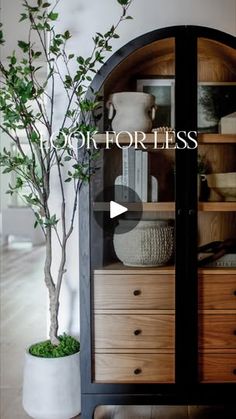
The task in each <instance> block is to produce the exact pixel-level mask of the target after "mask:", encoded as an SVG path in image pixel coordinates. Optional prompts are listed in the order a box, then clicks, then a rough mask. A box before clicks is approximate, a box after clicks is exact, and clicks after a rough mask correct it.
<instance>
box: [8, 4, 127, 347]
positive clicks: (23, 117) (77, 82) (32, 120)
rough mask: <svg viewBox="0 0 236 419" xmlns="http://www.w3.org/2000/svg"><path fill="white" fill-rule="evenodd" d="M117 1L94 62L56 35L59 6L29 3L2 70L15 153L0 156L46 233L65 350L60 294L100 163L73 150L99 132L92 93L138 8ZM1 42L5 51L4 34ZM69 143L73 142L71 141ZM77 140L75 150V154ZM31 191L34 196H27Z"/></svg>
mask: <svg viewBox="0 0 236 419" xmlns="http://www.w3.org/2000/svg"><path fill="white" fill-rule="evenodd" d="M61 1H66V0H61ZM117 1H118V3H119V4H120V6H121V15H120V17H119V19H118V21H117V23H116V24H115V25H112V26H111V28H110V29H109V30H108V31H107V32H106V33H104V34H101V33H96V34H95V35H94V37H93V50H92V51H91V54H90V55H88V56H87V57H82V56H80V55H76V54H72V53H70V52H68V41H69V40H70V38H71V34H70V32H69V31H68V30H67V31H65V32H64V33H58V32H57V31H56V21H57V19H58V13H57V5H58V2H59V1H56V2H55V3H54V4H50V3H47V2H44V1H43V0H37V1H35V4H33V5H32V2H31V3H29V2H28V1H26V0H25V1H24V2H23V4H22V6H23V12H22V13H21V18H20V21H21V22H26V23H27V24H28V25H29V30H28V37H27V39H26V40H19V41H18V46H17V47H16V49H17V48H18V49H19V50H20V54H16V53H15V52H13V53H12V54H11V55H10V56H9V57H8V58H7V64H6V63H3V62H1V63H0V73H1V87H0V110H1V124H0V128H1V130H2V131H3V132H4V133H5V134H7V136H8V138H9V145H10V144H14V146H15V150H16V152H13V151H12V149H11V148H10V147H6V148H4V149H3V151H2V153H1V154H0V165H1V166H2V167H3V173H11V172H14V173H15V179H16V181H15V182H14V184H12V183H11V184H9V189H8V191H7V193H9V194H13V193H17V194H19V195H21V198H22V199H23V200H24V201H25V203H26V204H27V205H29V206H30V207H31V208H32V210H33V212H34V214H35V227H36V226H40V227H41V229H42V231H43V234H44V236H45V243H46V259H45V266H44V279H45V284H46V286H47V289H48V293H49V302H50V333H49V335H50V341H51V343H52V344H53V345H58V344H59V340H58V312H59V302H60V291H61V286H62V281H63V277H64V274H65V271H66V257H67V244H68V240H69V238H70V236H71V234H72V231H73V226H74V220H75V214H76V210H77V201H78V195H79V191H80V189H81V187H82V185H83V184H84V182H88V181H89V179H90V177H91V175H92V170H91V168H90V167H91V165H90V161H91V159H92V160H94V158H95V157H96V156H95V154H94V153H93V152H91V151H90V150H85V151H84V153H82V155H81V153H80V154H79V153H77V150H76V146H75V144H76V141H80V139H81V135H82V134H86V133H88V132H89V133H91V132H94V130H95V129H96V126H95V124H94V122H93V123H91V121H94V120H93V119H92V118H91V115H92V114H93V113H94V111H95V110H96V109H97V108H98V106H99V101H98V99H97V93H96V92H94V91H92V89H91V88H90V87H88V85H89V84H90V82H91V80H92V77H93V76H94V74H95V73H96V69H97V67H98V66H99V64H101V63H103V62H104V52H107V51H111V50H112V47H111V41H112V40H114V39H115V38H118V37H119V35H118V34H117V28H118V26H119V25H120V24H121V23H122V22H123V21H124V20H126V19H131V17H130V16H128V15H127V11H128V8H129V7H130V5H131V3H132V0H114V3H115V2H117ZM35 37H37V38H38V41H39V44H40V48H38V49H37V48H36V47H35V44H34V40H35ZM0 42H1V44H3V43H4V36H3V32H2V30H1V34H0ZM19 56H21V58H18V57H19ZM42 62H45V63H46V65H47V69H48V71H47V75H46V77H44V79H43V80H42V79H41V77H39V73H40V70H41V67H42V66H41V65H40V63H42ZM58 83H60V84H61V86H60V89H63V92H64V99H63V100H61V101H60V103H59V104H58V102H57V101H56V99H55V95H56V91H57V88H58ZM89 90H90V92H89ZM88 93H90V94H89V95H88ZM89 97H90V99H89ZM91 97H92V99H91ZM58 106H59V107H60V115H62V116H61V119H60V120H58V119H57V120H56V123H57V127H58V129H57V132H56V133H55V132H54V131H53V129H54V126H55V114H56V110H57V107H58ZM21 133H23V135H24V137H25V139H26V141H27V144H28V148H29V150H30V151H29V153H28V152H27V153H26V152H25V150H24V147H23V146H22V135H21ZM42 133H43V134H42ZM68 138H69V139H70V141H67V140H68ZM52 139H53V141H52ZM72 140H73V147H71V146H70V145H71V144H72ZM68 166H69V167H68ZM52 172H53V176H57V178H58V180H59V186H60V191H59V193H60V207H61V209H60V215H59V216H58V215H57V213H56V212H54V211H55V210H53V206H52V205H51V201H50V198H51V179H52ZM67 182H73V186H74V187H73V196H72V197H71V198H70V204H68V203H67V202H66V198H65V190H66V189H65V188H66V185H67ZM26 186H27V191H28V192H27V193H22V191H25V190H26V188H25V187H26ZM68 206H70V209H71V206H72V211H71V214H72V215H71V218H70V221H69V223H68ZM54 236H55V238H56V240H58V243H59V246H60V255H59V258H60V260H59V269H58V273H57V276H56V277H55V276H54V275H53V273H52V263H53V258H54V257H55V256H56V257H57V259H58V255H55V252H54V248H53V245H52V240H53V238H54Z"/></svg>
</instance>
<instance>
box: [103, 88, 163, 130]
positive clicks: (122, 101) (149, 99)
mask: <svg viewBox="0 0 236 419" xmlns="http://www.w3.org/2000/svg"><path fill="white" fill-rule="evenodd" d="M107 107H108V109H109V115H108V117H109V119H112V118H113V119H112V129H113V130H114V131H116V132H119V131H129V132H132V131H142V132H150V131H151V128H152V120H153V119H155V112H156V106H155V97H154V96H153V95H150V94H149V93H142V92H120V93H113V94H112V95H110V97H109V101H108V103H107ZM114 115H115V116H114Z"/></svg>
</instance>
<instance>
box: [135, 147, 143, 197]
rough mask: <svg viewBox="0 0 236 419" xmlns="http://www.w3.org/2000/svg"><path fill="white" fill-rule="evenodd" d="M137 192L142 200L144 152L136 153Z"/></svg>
mask: <svg viewBox="0 0 236 419" xmlns="http://www.w3.org/2000/svg"><path fill="white" fill-rule="evenodd" d="M135 192H136V194H137V195H138V196H139V198H140V200H142V151H140V150H136V151H135Z"/></svg>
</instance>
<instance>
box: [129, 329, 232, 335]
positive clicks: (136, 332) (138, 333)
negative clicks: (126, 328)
mask: <svg viewBox="0 0 236 419" xmlns="http://www.w3.org/2000/svg"><path fill="white" fill-rule="evenodd" d="M141 333H142V330H141V329H136V330H135V331H134V335H135V336H138V335H141ZM235 334H236V330H235Z"/></svg>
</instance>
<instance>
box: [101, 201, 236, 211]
mask: <svg viewBox="0 0 236 419" xmlns="http://www.w3.org/2000/svg"><path fill="white" fill-rule="evenodd" d="M120 204H121V205H124V206H125V207H127V208H128V211H140V204H139V203H136V202H120ZM142 206H143V211H144V212H156V211H160V212H162V211H170V212H174V211H175V202H143V203H142ZM93 210H94V211H110V204H109V202H95V203H94V204H93ZM198 211H201V212H236V202H199V203H198Z"/></svg>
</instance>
